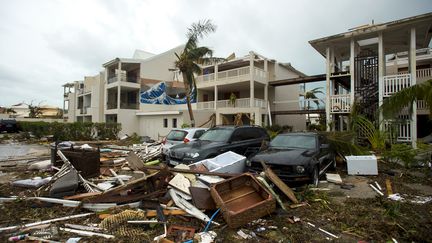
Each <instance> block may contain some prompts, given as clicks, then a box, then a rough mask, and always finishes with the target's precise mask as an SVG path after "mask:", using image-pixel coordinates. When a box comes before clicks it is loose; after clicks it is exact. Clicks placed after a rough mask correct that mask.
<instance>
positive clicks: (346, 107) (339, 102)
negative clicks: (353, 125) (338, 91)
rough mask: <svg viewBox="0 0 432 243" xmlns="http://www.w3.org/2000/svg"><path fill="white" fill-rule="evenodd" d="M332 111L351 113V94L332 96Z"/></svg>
mask: <svg viewBox="0 0 432 243" xmlns="http://www.w3.org/2000/svg"><path fill="white" fill-rule="evenodd" d="M330 111H331V112H333V113H349V112H350V111H351V97H350V94H344V95H332V96H330Z"/></svg>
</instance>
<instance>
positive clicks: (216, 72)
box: [213, 64, 219, 81]
mask: <svg viewBox="0 0 432 243" xmlns="http://www.w3.org/2000/svg"><path fill="white" fill-rule="evenodd" d="M218 72H219V66H218V65H217V64H216V65H215V66H214V77H213V80H214V81H217V74H218Z"/></svg>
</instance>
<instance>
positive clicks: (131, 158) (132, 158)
mask: <svg viewBox="0 0 432 243" xmlns="http://www.w3.org/2000/svg"><path fill="white" fill-rule="evenodd" d="M126 160H127V162H128V164H129V167H130V168H131V169H132V170H143V168H144V162H143V161H142V160H141V159H140V158H139V157H138V155H136V154H135V153H134V152H132V151H131V152H129V153H128V157H127V158H126Z"/></svg>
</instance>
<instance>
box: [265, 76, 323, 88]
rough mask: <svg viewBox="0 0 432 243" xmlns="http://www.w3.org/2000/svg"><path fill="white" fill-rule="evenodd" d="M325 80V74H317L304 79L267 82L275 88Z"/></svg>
mask: <svg viewBox="0 0 432 243" xmlns="http://www.w3.org/2000/svg"><path fill="white" fill-rule="evenodd" d="M325 80H326V74H318V75H312V76H306V77H299V78H289V79H281V80H274V81H269V85H270V86H273V87H276V86H282V85H293V84H302V83H313V82H320V81H325Z"/></svg>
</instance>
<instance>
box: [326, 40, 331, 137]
mask: <svg viewBox="0 0 432 243" xmlns="http://www.w3.org/2000/svg"><path fill="white" fill-rule="evenodd" d="M330 60H331V59H330V47H327V48H326V104H325V110H326V122H327V131H330V130H331V129H330V126H329V124H330V122H331V117H330V96H331V89H330V70H331V67H330V66H331V61H330Z"/></svg>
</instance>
